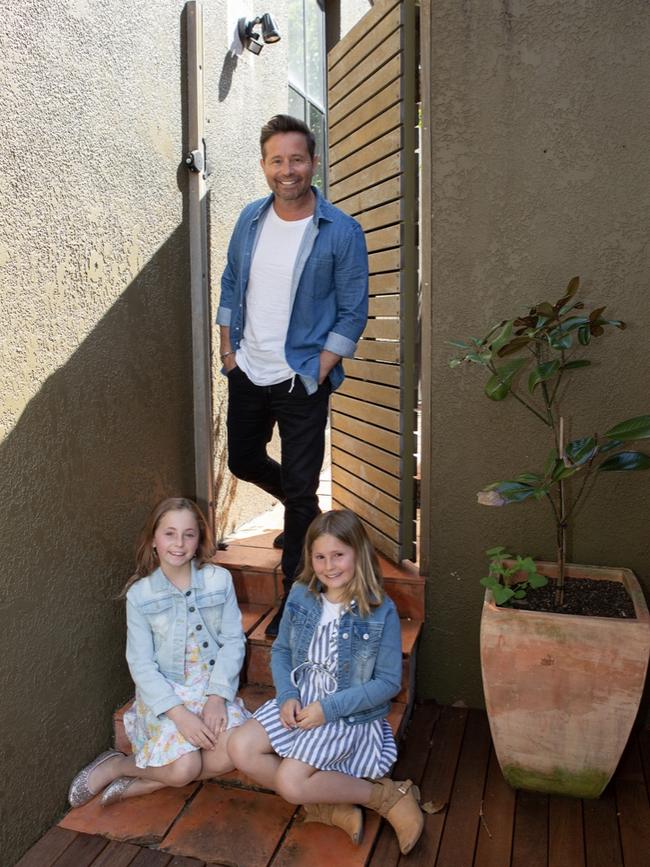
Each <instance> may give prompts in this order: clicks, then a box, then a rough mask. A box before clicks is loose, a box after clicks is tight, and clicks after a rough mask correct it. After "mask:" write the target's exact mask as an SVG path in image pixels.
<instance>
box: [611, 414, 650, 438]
mask: <svg viewBox="0 0 650 867" xmlns="http://www.w3.org/2000/svg"><path fill="white" fill-rule="evenodd" d="M605 436H606V437H608V438H609V439H618V440H623V441H625V440H644V439H648V437H650V415H638V416H636V418H629V419H628V420H627V421H622V422H620V423H619V424H617V425H614V427H613V428H610V430H608V431H607V433H606V434H605Z"/></svg>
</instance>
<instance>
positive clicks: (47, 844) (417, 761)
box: [18, 703, 650, 867]
mask: <svg viewBox="0 0 650 867" xmlns="http://www.w3.org/2000/svg"><path fill="white" fill-rule="evenodd" d="M397 776H398V777H401V776H410V777H412V778H413V779H414V780H416V781H418V782H419V783H420V785H421V789H422V800H423V802H424V803H428V804H429V805H430V806H431V808H433V809H436V810H438V812H435V813H431V814H428V815H426V825H425V831H424V834H423V836H422V838H421V840H420V842H419V843H418V845H417V846H416V848H415V849H414V850H413V852H411V854H410V855H408V856H407V857H401V858H400V854H399V851H398V849H397V846H396V843H395V838H394V835H393V833H392V830H391V829H390V828H389V827H385V826H383V827H381V829H380V830H379V833H378V834H375V833H374V828H375V817H374V816H372V815H370V816H369V817H368V825H369V827H368V829H367V833H366V836H368V832H369V833H370V837H371V838H374V839H373V843H372V845H371V847H368V846H367V842H366V841H365V840H364V843H363V844H362V846H361V847H360V848H359V849H355V848H354V847H353V846H352V845H351V844H350V843H349V841H348V839H347V837H345V835H344V834H343V833H342V832H341V831H338V830H335V829H330V828H325V827H324V826H320V825H315V824H309V825H304V824H303V823H302V818H301V812H302V811H301V810H300V809H297V810H295V809H294V808H293V807H290V806H289V805H286V804H283V803H282V802H280V799H278V798H276V796H274V795H270V794H267V793H262V792H252V791H245V790H242V789H241V788H236V787H234V786H227V785H220V784H218V783H207V784H204V785H203V786H193V787H192V786H190V787H187V790H188V791H184V792H183V793H182V794H181V796H180V800H181V801H182V806H181V809H179V811H178V813H177V814H176V815H175V817H174V818H173V819H172V821H171V822H169V827H164V828H162V836H161V838H160V839H159V841H158V842H157V843H152V844H151V848H150V847H146V846H142V845H135V844H134V843H132V842H130V843H129V842H121V841H118V840H109V839H108V838H107V837H105V836H99V835H97V834H94V835H93V834H85V833H80V832H78V831H74V830H71V829H69V828H65V827H62V826H57V827H55V828H52V829H51V830H50V831H49V832H48V833H47V834H46V835H45V836H44V837H43V838H42V839H41V840H40V841H39V842H38V843H37V844H36V845H35V846H34V847H33V848H32V849H31V850H30V851H29V852H28V853H27V854H26V855H25V856H24V857H23V858H22V859H21V861H20V862H19V863H18V867H51V865H56V867H91V865H92V867H126V865H130V867H201V865H208V864H227V865H237V867H289V865H292V867H321V865H327V867H331V865H332V864H333V863H334V864H336V865H337V867H353V865H355V867H356V865H368V867H397V865H406V864H408V865H427V867H648V865H649V864H650V804H649V792H650V786H649V781H650V732H649V731H647V730H643V731H639V732H638V733H635V734H634V736H633V737H632V739H631V742H630V744H629V746H628V749H627V751H626V754H625V756H624V758H623V761H622V763H621V766H620V768H619V770H618V772H617V774H616V776H615V778H614V780H613V781H612V783H611V784H610V786H609V787H608V788H607V790H606V792H605V794H604V795H603V796H602V797H601V798H600V799H599V800H597V801H579V800H574V799H570V798H558V797H547V796H545V795H537V794H533V793H528V792H514V791H513V790H512V789H510V788H509V787H508V785H507V784H506V783H505V782H504V780H503V777H502V776H501V773H500V771H499V768H498V765H497V763H496V761H495V757H494V752H493V750H492V747H491V740H490V735H489V729H488V725H487V719H486V716H485V714H484V713H483V712H481V711H474V710H470V711H468V710H465V709H461V708H449V707H445V708H441V707H438V706H437V705H435V704H433V703H426V704H422V705H418V706H416V709H415V713H414V715H413V718H412V720H411V723H410V725H409V727H408V730H407V736H406V739H405V743H404V745H403V748H402V751H401V756H400V759H399V763H398V769H397ZM158 794H159V793H156V795H158ZM161 794H162V793H161ZM174 794H176V795H177V796H178V795H179V793H174ZM156 795H151V796H149V797H148V798H138V799H133V800H132V801H131V802H130V803H129V802H125V803H124V804H121V805H116V806H115V807H113V808H109V809H111V810H120V811H122V812H123V814H124V817H125V818H126V817H128V816H129V813H131V814H132V815H131V817H130V820H131V822H132V823H133V822H134V821H136V820H137V818H138V815H139V814H140V813H142V808H143V807H144V805H145V803H146V802H147V801H149V803H151V802H153V800H154V799H155V798H156ZM136 802H140V805H138V804H137V803H136ZM163 806H165V805H162V806H160V807H159V808H157V812H158V813H159V814H160V813H161V812H162V813H164V812H165V810H164V809H163ZM166 806H167V808H169V804H168V803H166ZM105 812H106V813H108V810H106V811H105ZM114 815H115V814H114ZM116 818H117V817H116ZM152 818H155V817H152V816H149V818H148V820H147V821H149V822H150V823H151V821H152ZM159 818H160V816H159ZM162 818H163V821H162V825H164V824H165V822H166V821H168V820H167V819H165V818H164V816H163V817H162ZM140 819H142V817H141V816H140ZM64 824H65V820H64ZM118 824H119V823H118ZM145 824H146V823H145ZM161 827H162V826H161Z"/></svg>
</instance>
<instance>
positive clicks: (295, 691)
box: [228, 510, 423, 853]
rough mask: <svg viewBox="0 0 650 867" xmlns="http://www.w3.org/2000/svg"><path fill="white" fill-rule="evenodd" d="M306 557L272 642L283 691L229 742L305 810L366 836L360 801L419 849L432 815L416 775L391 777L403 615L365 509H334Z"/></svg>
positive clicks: (318, 524) (260, 776) (245, 763)
mask: <svg viewBox="0 0 650 867" xmlns="http://www.w3.org/2000/svg"><path fill="white" fill-rule="evenodd" d="M304 564H305V565H304V568H303V571H302V573H301V574H300V576H299V578H298V580H297V581H296V583H295V584H294V586H293V588H292V590H291V593H290V594H289V597H288V599H287V604H286V608H285V611H284V614H283V616H282V621H281V623H280V629H279V633H278V637H277V639H276V641H275V643H274V645H273V648H272V652H271V668H272V671H273V681H274V684H275V689H276V697H275V698H274V699H273V700H271V701H268V702H266V704H264V705H262V707H260V708H259V709H258V711H257V712H256V714H255V719H253V720H249V721H248V722H246V723H244V725H243V726H241V727H240V728H239V729H237V730H236V731H233V733H232V736H231V738H230V741H229V743H228V752H229V754H230V757H231V759H232V761H233V762H234V763H235V764H236V766H237V767H238V768H240V770H242V771H244V772H245V773H246V774H248V775H249V776H251V777H252V778H253V779H254V780H256V781H257V782H258V783H260V784H261V785H263V786H266V787H267V788H270V789H274V790H275V791H276V792H277V793H278V794H279V795H281V796H282V797H283V798H284V799H285V800H287V801H289V802H290V803H294V804H303V805H304V807H305V811H306V813H307V819H306V821H315V822H323V823H325V824H328V825H336V826H337V827H340V828H342V829H343V830H345V831H346V832H347V833H348V834H349V835H350V837H351V838H352V840H353V842H355V843H358V842H359V841H360V839H361V834H362V828H363V814H362V812H361V810H360V809H359V806H357V805H362V806H366V807H369V808H371V809H374V810H376V811H377V812H379V813H380V814H381V815H382V816H384V817H385V818H386V819H387V820H388V821H389V822H390V824H391V825H392V826H393V828H394V829H395V831H396V833H397V836H398V840H399V844H400V848H401V851H402V852H403V853H407V852H409V851H410V850H411V849H412V848H413V846H414V845H415V843H416V842H417V840H418V838H419V836H420V833H421V831H422V826H423V817H422V812H421V810H420V807H419V804H418V798H419V793H418V792H417V789H416V787H414V786H413V785H412V783H411V781H410V780H406V781H404V782H394V781H392V780H390V779H388V777H387V776H386V774H387V773H388V771H389V770H390V768H391V766H392V765H393V763H394V762H395V759H396V755H397V750H396V746H395V740H394V738H393V735H392V732H391V729H390V726H389V724H388V722H387V720H386V716H387V714H388V711H389V709H390V699H391V698H393V697H394V696H395V695H396V694H397V693H398V692H399V690H400V684H401V675H402V652H401V637H400V625H399V617H398V614H397V610H396V608H395V605H394V603H393V602H392V601H391V600H390V599H389V598H388V597H387V596H386V595H385V593H384V591H383V586H382V578H381V574H380V571H379V566H378V562H377V558H376V556H375V552H374V549H373V547H372V545H371V544H370V541H369V539H368V537H367V535H366V532H365V530H364V529H363V525H362V524H361V522H360V521H359V519H358V518H357V516H356V515H355V514H354V513H353V512H350V511H348V510H340V511H332V512H326V513H324V514H322V515H319V516H318V517H317V518H316V519H315V520H314V521H313V523H312V524H311V526H310V527H309V529H308V531H307V535H306V538H305V549H304Z"/></svg>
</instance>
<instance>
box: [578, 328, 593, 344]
mask: <svg viewBox="0 0 650 867" xmlns="http://www.w3.org/2000/svg"><path fill="white" fill-rule="evenodd" d="M578 341H579V342H580V344H581V345H582V346H589V343H590V342H591V331H590V330H589V326H588V325H584V326H583V327H582V328H580V329H578Z"/></svg>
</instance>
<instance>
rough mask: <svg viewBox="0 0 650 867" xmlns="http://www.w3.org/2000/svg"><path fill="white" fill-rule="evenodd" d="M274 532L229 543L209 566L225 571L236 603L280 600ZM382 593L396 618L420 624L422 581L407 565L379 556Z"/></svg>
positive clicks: (272, 603) (277, 552)
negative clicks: (217, 565) (229, 574)
mask: <svg viewBox="0 0 650 867" xmlns="http://www.w3.org/2000/svg"><path fill="white" fill-rule="evenodd" d="M275 535H276V533H275V532H271V533H264V534H262V535H260V536H254V537H249V538H247V539H242V540H240V541H236V542H231V543H229V545H228V548H227V549H226V550H225V551H218V552H217V554H216V555H215V557H214V558H213V562H215V563H218V564H219V565H220V566H223V567H224V568H225V569H228V570H229V571H230V573H231V575H232V577H233V582H234V584H235V591H236V593H237V598H238V599H239V601H240V602H250V603H256V604H266V605H276V604H277V602H278V601H279V599H280V598H281V596H282V570H281V568H280V559H281V556H282V554H281V552H280V551H278V550H277V549H276V548H273V547H272V542H273V538H274V536H275ZM379 563H380V566H381V570H382V574H383V576H384V586H385V588H386V592H387V593H388V595H389V596H390V597H391V599H392V600H393V601H394V602H395V605H396V606H397V610H398V611H399V614H400V617H408V618H410V619H412V620H420V621H422V620H424V587H425V582H424V578H423V577H422V576H421V575H419V574H418V570H417V567H415V566H414V565H413V564H412V563H410V562H409V561H406V560H405V561H403V563H402V564H401V565H400V566H397V565H396V564H395V563H391V562H390V561H389V560H387V559H386V558H385V557H383V556H382V555H379Z"/></svg>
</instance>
